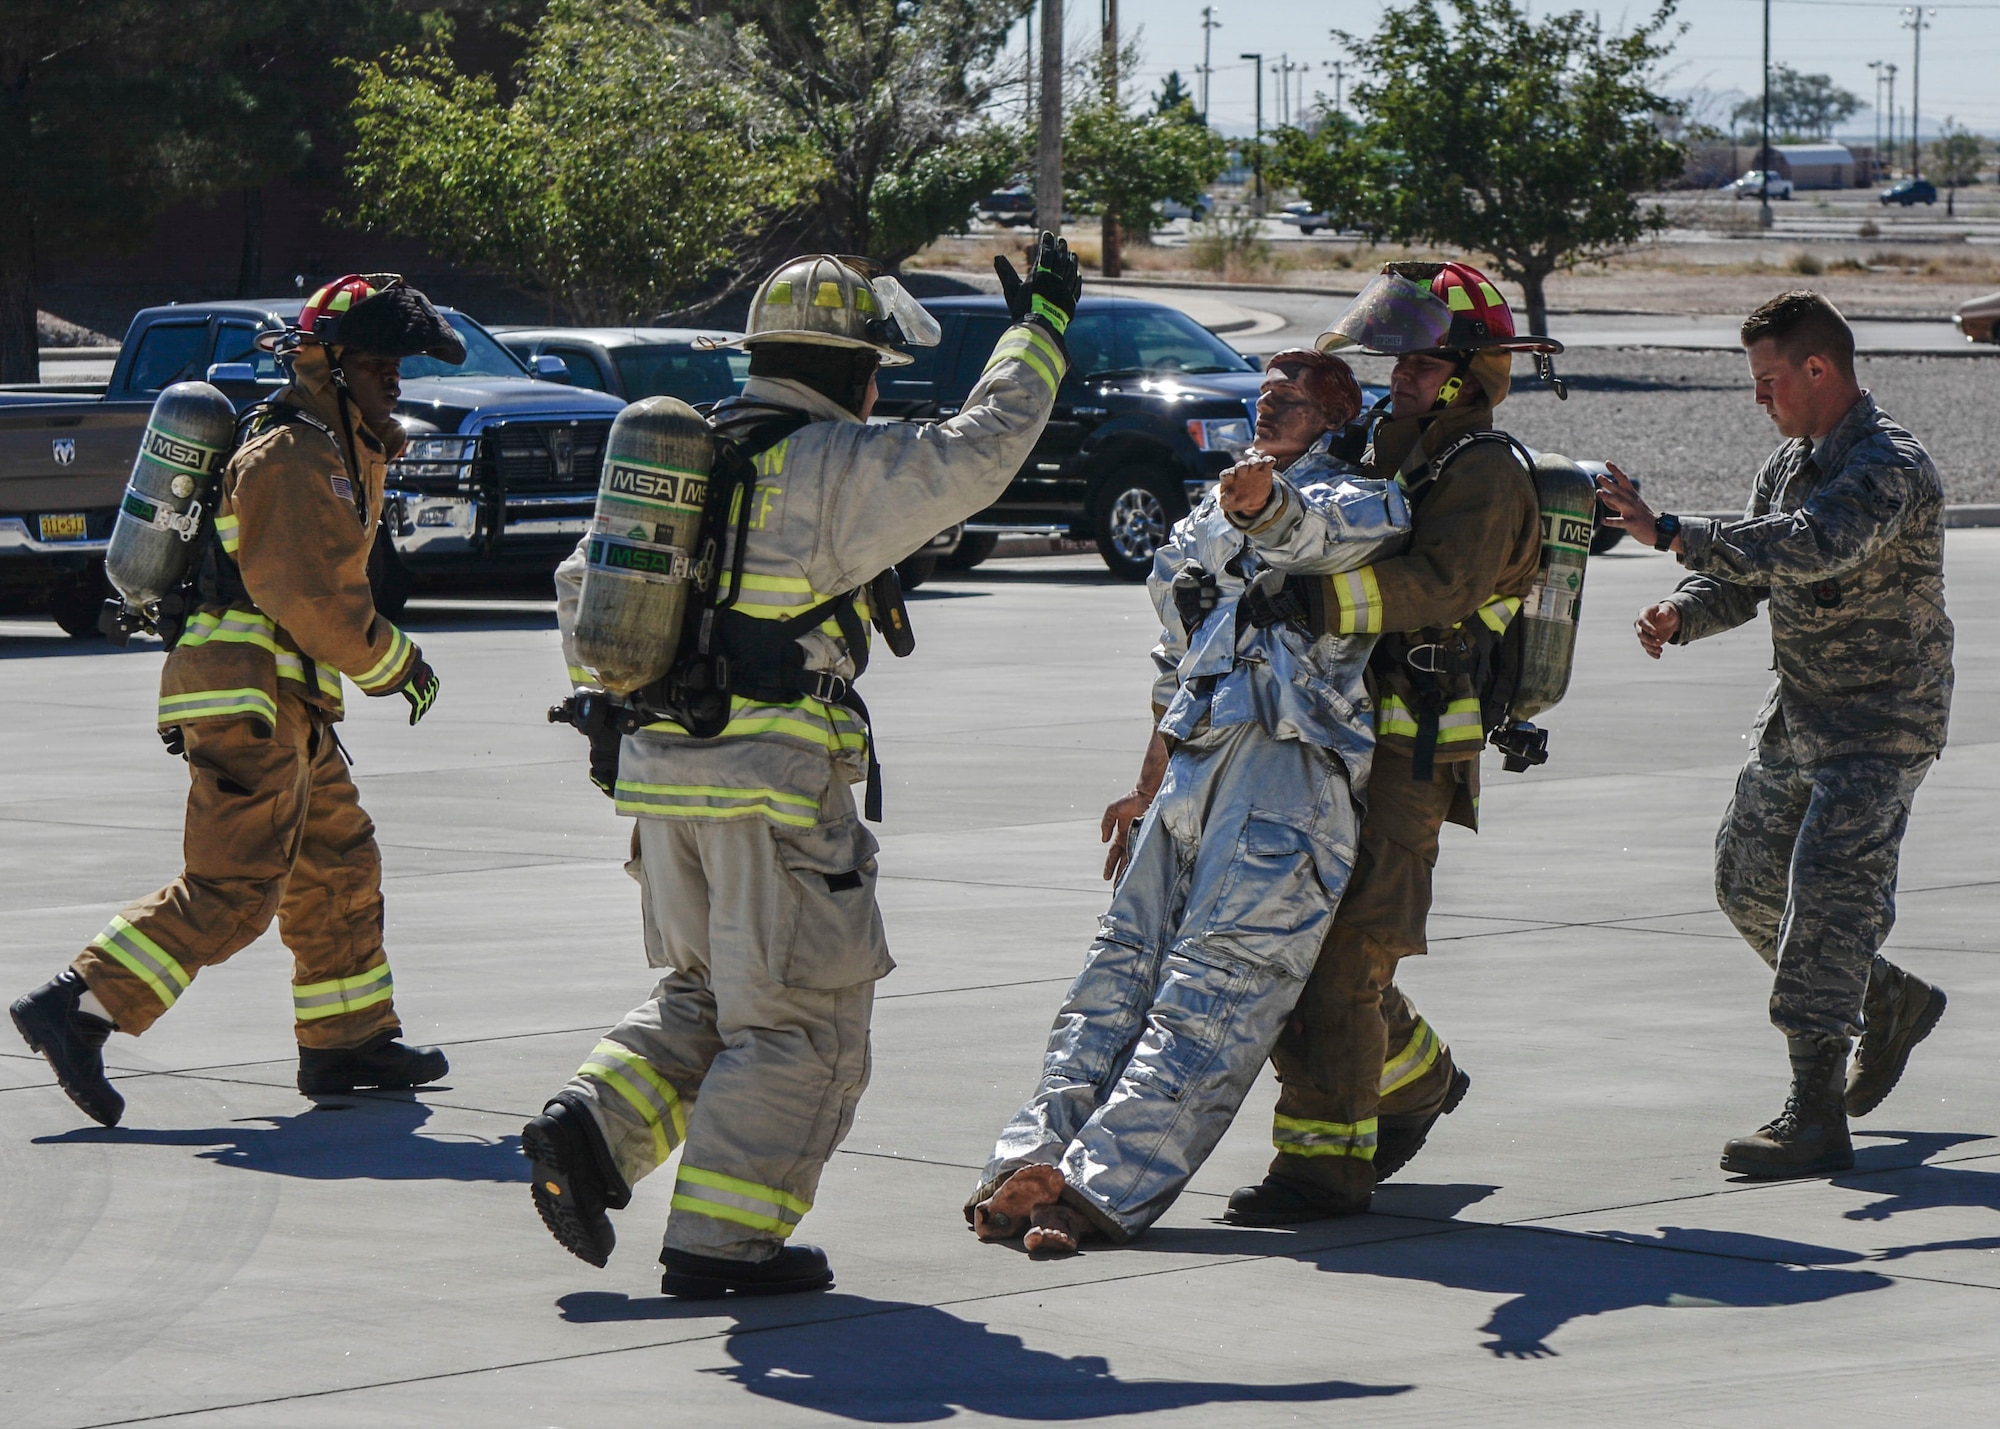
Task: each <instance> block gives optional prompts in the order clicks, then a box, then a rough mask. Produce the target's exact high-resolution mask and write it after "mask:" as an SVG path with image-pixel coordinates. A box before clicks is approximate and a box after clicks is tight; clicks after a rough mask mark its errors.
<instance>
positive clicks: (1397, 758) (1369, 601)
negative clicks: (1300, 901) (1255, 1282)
mask: <svg viewBox="0 0 2000 1429" xmlns="http://www.w3.org/2000/svg"><path fill="white" fill-rule="evenodd" d="M1320 346H1321V347H1322V348H1324V349H1328V350H1338V349H1342V348H1356V349H1359V350H1361V351H1364V352H1369V353H1375V354H1382V355H1395V356H1396V366H1395V369H1394V371H1393V372H1392V374H1391V377H1390V383H1389V399H1390V409H1389V415H1388V416H1387V417H1386V418H1385V419H1383V420H1382V421H1381V422H1380V423H1379V424H1378V425H1377V427H1376V429H1375V437H1374V443H1373V445H1372V447H1371V448H1370V449H1369V451H1368V452H1367V454H1366V455H1365V456H1364V458H1363V466H1364V469H1365V470H1367V471H1368V472H1369V473H1370V474H1372V475H1375V476H1378V477H1382V478H1384V479H1391V480H1394V481H1396V482H1398V483H1399V484H1400V485H1401V487H1402V488H1403V489H1404V491H1405V492H1406V493H1407V495H1408V498H1409V503H1410V540H1409V544H1408V545H1407V546H1406V547H1404V548H1401V549H1399V550H1398V551H1396V552H1394V553H1392V554H1390V555H1389V556H1387V557H1386V558H1385V559H1382V560H1379V561H1376V562H1373V563H1371V564H1369V565H1367V566H1364V567H1362V568H1360V569H1357V570H1354V571H1351V572H1349V573H1347V574H1345V575H1342V576H1339V577H1337V578H1335V579H1333V580H1331V581H1329V582H1328V583H1327V586H1328V589H1327V592H1326V599H1325V601H1324V606H1323V608H1324V611H1325V619H1326V627H1325V628H1326V629H1327V630H1328V631H1357V632H1358V631H1382V632H1385V633H1384V634H1383V635H1382V638H1381V640H1380V642H1379V643H1378V644H1377V645H1376V646H1375V650H1374V654H1373V656H1372V657H1371V659H1370V661H1369V666H1368V679H1367V683H1368V689H1369V691H1370V693H1371V695H1372V696H1373V698H1374V703H1375V730H1376V734H1377V736H1378V742H1377V747H1376V751H1375V764H1374V773H1373V775H1372V776H1371V777H1370V779H1369V783H1368V809H1367V816H1366V818H1365V819H1364V820H1363V821H1362V826H1361V846H1360V851H1359V855H1358V857H1357V858H1356V860H1355V865H1354V876H1353V878H1352V879H1351V880H1350V881H1349V883H1348V887H1347V896H1346V897H1345V898H1344V899H1342V901H1341V904H1340V909H1339V911H1338V912H1337V913H1336V914H1335V915H1334V918H1333V923H1332V927H1331V929H1330V930H1329V931H1328V932H1327V935H1326V946H1325V948H1324V949H1323V950H1322V951H1321V953H1320V957H1319V962H1318V965H1317V966H1316V967H1315V968H1314V969H1313V974H1312V978H1311V979H1310V981H1308V983H1307V984H1306V989H1305V993H1304V995H1303V996H1302V997H1301V998H1300V999H1299V1005H1298V1008H1297V1010H1296V1012H1295V1014H1294V1016H1293V1018H1292V1020H1291V1022H1290V1023H1289V1025H1288V1026H1287V1028H1286V1031H1285V1035H1284V1036H1282V1037H1280V1038H1279V1039H1278V1044H1277V1049H1276V1052H1275V1053H1274V1055H1273V1057H1272V1063H1273V1066H1274V1067H1275V1069H1276V1071H1277V1073H1278V1077H1279V1080H1280V1082H1281V1083H1282V1086H1281V1088H1280V1091H1279V1096H1278V1106H1277V1111H1276V1115H1275V1117H1274V1119H1273V1124H1272V1134H1271V1135H1272V1141H1273V1143H1274V1144H1275V1146H1276V1148H1277V1155H1276V1157H1275V1158H1274V1159H1273V1160H1272V1163H1271V1169H1270V1173H1269V1175H1268V1176H1267V1177H1266V1178H1265V1180H1264V1181H1263V1182H1262V1183H1261V1184H1259V1185H1256V1186H1246V1187H1243V1188H1241V1189H1239V1190H1238V1191H1237V1192H1236V1193H1235V1194H1234V1195H1233V1196H1231V1197H1230V1201H1229V1208H1228V1210H1227V1212H1226V1213H1225V1215H1226V1218H1227V1219H1228V1220H1230V1221H1233V1222H1235V1223H1237V1224H1241V1225H1280V1224H1287V1223H1290V1222H1295V1221H1306V1220H1314V1219H1318V1218H1320V1217H1323V1216H1335V1215H1349V1214H1354V1213H1357V1212H1361V1211H1365V1210H1367V1209H1368V1205H1369V1200H1370V1197H1371V1196H1372V1194H1373V1191H1374V1187H1375V1184H1376V1182H1377V1181H1379V1180H1381V1179H1382V1178H1384V1177H1386V1176H1388V1175H1390V1174H1392V1173H1393V1172H1395V1171H1396V1170H1398V1169H1399V1168H1400V1167H1402V1166H1403V1165H1404V1164H1405V1163H1407V1162H1408V1160H1409V1159H1410V1158H1411V1157H1412V1156H1414V1155H1415V1154H1416V1152H1417V1150H1418V1148H1420V1147H1421V1146H1422V1145H1423V1141H1424V1138H1425V1136H1426V1135H1427V1134H1428V1133H1429V1131H1430V1128H1431V1126H1432V1124H1433V1123H1435V1121H1436V1120H1437V1118H1438V1117H1439V1116H1441V1115H1443V1114H1444V1113H1446V1112H1448V1111H1450V1110H1452V1109H1453V1108H1454V1107H1455V1106H1456V1105H1457V1104H1458V1102H1459V1099H1460V1098H1462V1097H1463V1096H1464V1095H1465V1092H1466V1089H1467V1087H1468V1086H1469V1085H1470V1078H1468V1077H1467V1076H1466V1075H1465V1074H1464V1073H1463V1072H1462V1071H1460V1070H1459V1069H1458V1068H1457V1066H1456V1065H1455V1064H1454V1063H1453V1061H1452V1057H1451V1051H1450V1049H1449V1048H1448V1047H1447V1046H1446V1045H1445V1044H1444V1042H1443V1041H1442V1039H1440V1038H1439V1037H1438V1035H1437V1033H1436V1032H1435V1031H1434V1030H1433V1029H1432V1028H1431V1026H1430V1024H1429V1023H1427V1022H1426V1021H1425V1020H1424V1019H1423V1018H1422V1017H1421V1016H1419V1015H1418V1013H1417V1010H1416V1008H1415V1007H1414V1006H1412V1005H1411V1003H1410V1001H1409V999H1408V998H1407V997H1405V996H1404V995H1403V994H1402V992H1401V991H1400V990H1399V989H1398V988H1397V987H1396V985H1395V981H1394V979H1395V975H1396V964H1397V962H1398V961H1399V960H1400V959H1402V958H1405V957H1413V956H1416V955H1419V954H1421V953H1423V952H1424V951H1425V946H1426V945H1425V924H1426V921H1427V919H1428V916H1429V913H1430V906H1431V875H1432V869H1433V866H1434V865H1435V864H1436V862H1437V854H1438V835H1439V832H1440V830H1441V828H1442V826H1443V825H1444V824H1445V823H1446V822H1447V821H1449V822H1452V823H1458V824H1463V825H1464V826H1466V827H1467V828H1476V827H1477V826H1478V825H1477V813H1478V797H1479V755H1480V751H1481V749H1482V748H1484V746H1485V742H1486V731H1487V729H1488V728H1489V727H1492V726H1493V724H1494V723H1495V718H1494V712H1493V711H1489V710H1485V709H1483V708H1482V695H1485V694H1486V693H1487V692H1486V690H1485V689H1484V688H1482V687H1483V685H1484V684H1485V683H1486V680H1487V677H1488V675H1489V674H1490V672H1491V670H1492V668H1493V665H1494V661H1493V658H1492V657H1493V652H1494V648H1495V646H1496V644H1497V643H1498V642H1499V640H1500V639H1501V637H1502V635H1503V633H1504V632H1505V631H1506V630H1507V628H1508V625H1509V623H1510V622H1511V621H1512V620H1513V619H1514V618H1515V616H1516V615H1517V613H1518V612H1519V610H1520V608H1521V597H1522V596H1524V595H1526V594H1527V593H1528V592H1529V590H1530V588H1531V587H1532V586H1533V585H1534V583H1535V578H1536V572H1537V570H1538V568H1539V567H1540V564H1541V555H1542V518H1541V508H1540V503H1539V501H1538V498H1537V495H1536V486H1535V481H1534V479H1533V477H1532V476H1531V474H1530V468H1529V464H1528V460H1527V458H1526V456H1525V455H1524V454H1523V453H1522V452H1521V451H1520V449H1519V448H1518V447H1517V446H1516V445H1515V444H1514V443H1513V442H1512V441H1511V440H1510V439H1508V438H1507V437H1505V436H1504V435H1502V434H1501V433H1499V432H1496V431H1495V430H1494V429H1493V409H1494V408H1495V407H1497V406H1498V405H1499V404H1500V402H1501V401H1502V400H1504V399H1505V398H1506V396H1507V393H1508V390H1509V387H1510V385H1511V363H1512V357H1511V354H1512V353H1514V352H1523V351H1525V352H1534V353H1539V354H1552V353H1555V352H1559V351H1561V344H1560V343H1557V342H1554V341H1552V340H1549V339H1546V338H1536V337H1528V336H1520V335H1517V334H1516V333H1515V330H1514V321H1513V314H1512V313H1511V312H1510V311H1509V310H1508V308H1507V305H1506V303H1505V301H1504V300H1503V299H1502V298H1501V296H1500V294H1499V292H1498V291H1497V290H1496V289H1495V288H1494V287H1493V285H1492V284H1491V283H1490V282H1488V281H1487V279H1486V278H1485V276H1484V275H1483V274H1481V273H1480V272H1479V271H1478V270H1477V269H1474V268H1470V267H1467V266H1466V265H1465V264H1462V263H1444V264H1438V263H1394V264H1390V265H1389V266H1388V267H1387V268H1385V269H1384V270H1383V272H1382V273H1381V274H1380V275H1379V276H1378V277H1376V279H1375V280H1374V281H1373V282H1371V283H1370V284H1369V286H1368V287H1367V288H1366V289H1364V290H1363V291H1362V292H1361V293H1360V294H1359V295H1358V296H1357V297H1356V298H1355V299H1354V301H1353V302H1352V303H1351V304H1350V305H1349V306H1348V307H1347V309H1346V310H1345V311H1344V312H1343V313H1342V314H1341V315H1340V317H1339V318H1337V319H1336V320H1335V322H1334V324H1333V326H1332V327H1331V328H1330V329H1329V330H1328V331H1327V332H1326V333H1325V334H1324V335H1323V336H1322V337H1321V338H1320ZM1576 479H1577V483H1578V485H1579V486H1580V487H1581V489H1582V491H1583V494H1584V501H1583V503H1582V509H1583V510H1584V511H1585V512H1586V513H1587V512H1588V510H1589V501H1588V490H1589V488H1588V483H1587V481H1586V480H1585V479H1584V478H1582V477H1581V475H1580V474H1579V475H1578V476H1577V478H1576ZM1584 519H1585V520H1586V521H1587V520H1588V516H1587V514H1586V516H1585V518H1584ZM1585 529H1586V530H1587V526H1586V528H1585ZM1572 615H1573V612H1572Z"/></svg>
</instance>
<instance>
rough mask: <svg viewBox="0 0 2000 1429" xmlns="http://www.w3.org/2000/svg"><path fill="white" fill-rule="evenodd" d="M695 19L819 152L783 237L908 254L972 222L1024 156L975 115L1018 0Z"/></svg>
mask: <svg viewBox="0 0 2000 1429" xmlns="http://www.w3.org/2000/svg"><path fill="white" fill-rule="evenodd" d="M709 8H710V9H711V10H712V13H708V14H707V15H705V16H704V17H703V18H701V19H700V20H699V21H698V23H697V25H696V26H695V32H696V33H698V34H699V35H700V36H701V37H702V42H703V45H704V46H705V50H704V52H705V53H706V54H707V55H709V56H710V57H711V59H712V62H713V63H714V66H715V68H716V70H717V72H718V73H722V74H726V75H729V76H732V77H733V78H734V80H735V81H736V82H737V83H739V84H741V85H742V86H743V87H744V88H745V89H746V90H747V91H749V92H750V93H752V94H754V95H755V96H756V97H757V99H758V101H759V102H760V103H761V104H762V105H764V106H765V107H767V108H768V109H769V110H770V111H771V113H772V114H773V116H774V119H775V122H776V123H777V124H778V125H780V126H781V127H782V128H784V129H785V130H787V131H788V132H789V133H790V134H791V135H792V136H793V138H794V141H795V142H796V143H797V144H798V146H799V147H800V148H801V149H803V150H804V151H805V152H807V153H808V154H810V155H811V157H812V160H813V163H814V167H815V174H816V177H815V179H814V183H813V192H812V195H811V202H810V203H808V204H805V205H802V206H801V207H800V208H799V210H798V211H797V212H796V213H795V214H794V216H793V219H792V221H791V222H790V223H788V224H787V225H785V226H783V227H782V228H781V229H778V230H775V232H776V233H777V234H778V235H779V236H781V237H782V238H783V240H784V241H785V242H786V243H787V244H792V245H797V246H802V247H812V248H821V249H825V250H828V251H832V252H840V253H862V254H866V255H868V256H869V257H871V258H875V259H878V260H880V261H881V262H884V263H888V264H895V263H899V262H901V261H902V260H903V259H904V258H907V257H909V256H910V255H911V254H912V253H915V252H916V251H917V250H918V249H920V248H922V247H923V246H924V245H925V244H927V243H929V242H930V241H931V240H932V239H934V238H936V237H937V236H938V235H939V234H942V233H950V232H960V233H962V232H964V231H965V229H966V226H967V224H968V221H969V220H970V218H971V210H972V204H973V201H974V200H976V199H977V198H978V197H979V196H980V195H981V194H984V193H987V192H989V191H990V190H992V189H994V188H997V187H998V186H999V185H1001V184H1003V183H1005V182H1006V181H1007V178H1008V177H1009V175H1011V174H1012V173H1013V172H1015V170H1016V169H1018V168H1019V166H1020V160H1021V148H1020V140H1019V137H1018V136H1016V135H1008V134H1004V133H1002V132H1001V131H1000V130H998V129H997V128H995V127H994V126H993V125H991V124H989V123H985V122H983V121H982V120H981V118H980V116H981V113H982V112H983V111H984V110H985V108H986V107H987V104H988V101H989V100H991V98H992V97H993V86H994V83H995V81H996V75H997V73H998V72H997V71H996V69H995V66H994V60H995V59H996V58H997V56H998V54H999V52H1000V46H1001V44H1002V43H1003V42H1004V41H1005V39H1006V36H1007V31H1008V29H1009V28H1010V27H1011V26H1012V25H1013V24H1014V22H1015V21H1016V20H1017V19H1019V18H1020V14H1021V10H1022V5H1021V3H1020V0H739V3H734V4H729V5H726V6H714V7H709Z"/></svg>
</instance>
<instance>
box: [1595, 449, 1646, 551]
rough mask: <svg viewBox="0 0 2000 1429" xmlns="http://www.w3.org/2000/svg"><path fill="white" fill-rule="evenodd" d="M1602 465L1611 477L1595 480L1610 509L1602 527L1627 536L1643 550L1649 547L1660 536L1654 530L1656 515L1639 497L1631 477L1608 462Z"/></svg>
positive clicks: (1598, 492) (1599, 494) (1598, 491)
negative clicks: (1619, 531)
mask: <svg viewBox="0 0 2000 1429" xmlns="http://www.w3.org/2000/svg"><path fill="white" fill-rule="evenodd" d="M1604 465H1605V468H1606V470H1608V471H1609V472H1610V473H1611V474H1610V475H1609V476H1600V477H1598V478H1597V482H1596V486H1597V494H1598V496H1599V497H1601V498H1602V499H1603V501H1604V504H1605V505H1606V506H1609V507H1610V508H1611V514H1610V515H1609V516H1607V517H1605V518H1604V524H1605V525H1607V526H1616V527H1617V528H1618V529H1619V530H1621V531H1625V532H1628V533H1629V534H1630V535H1631V537H1632V539H1633V540H1635V541H1637V542H1638V543H1639V544H1640V545H1642V546H1651V545H1652V544H1653V542H1654V541H1655V540H1656V539H1657V538H1658V535H1659V533H1658V531H1656V530H1655V529H1654V526H1653V522H1654V518H1655V515H1656V513H1655V512H1654V510H1653V508H1652V507H1650V506H1648V505H1647V504H1646V501H1645V498H1644V497H1642V496H1640V495H1639V488H1638V487H1636V486H1634V485H1633V484H1632V478H1631V477H1629V476H1627V475H1626V474H1625V473H1624V472H1622V471H1620V470H1619V469H1618V468H1617V467H1616V466H1613V465H1612V464H1611V463H1610V462H1606V463H1605V464H1604Z"/></svg>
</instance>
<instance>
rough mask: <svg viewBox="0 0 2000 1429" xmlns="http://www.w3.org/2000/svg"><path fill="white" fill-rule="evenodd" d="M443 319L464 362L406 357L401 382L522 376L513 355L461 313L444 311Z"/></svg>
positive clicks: (523, 371)
mask: <svg viewBox="0 0 2000 1429" xmlns="http://www.w3.org/2000/svg"><path fill="white" fill-rule="evenodd" d="M444 320H445V321H446V322H448V323H450V324H451V326H452V329H453V331H455V332H456V333H457V334H458V335H459V337H460V338H461V339H462V340H463V341H464V343H465V361H463V362H461V363H460V364H459V365H458V366H456V367H453V366H452V365H451V364H450V363H448V362H439V361H438V360H437V359H436V358H435V357H406V358H404V359H403V380H404V381H405V382H408V381H411V380H412V379H413V378H418V377H526V376H528V369H527V368H525V367H523V366H522V365H521V363H520V360H519V359H518V358H516V357H515V356H514V354H513V353H511V352H509V351H507V349H506V348H504V347H502V346H501V345H500V344H499V343H497V342H495V341H494V340H493V335H492V334H491V333H489V332H488V331H486V329H485V328H483V327H481V326H480V325H479V324H478V323H476V322H474V321H472V319H471V318H468V317H467V316H466V315H465V314H464V313H455V312H452V311H450V310H449V309H446V310H445V314H444Z"/></svg>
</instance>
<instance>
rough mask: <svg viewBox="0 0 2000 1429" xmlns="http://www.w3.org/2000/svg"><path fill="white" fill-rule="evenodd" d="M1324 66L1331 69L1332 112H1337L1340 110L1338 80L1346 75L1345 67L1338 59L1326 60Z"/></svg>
mask: <svg viewBox="0 0 2000 1429" xmlns="http://www.w3.org/2000/svg"><path fill="white" fill-rule="evenodd" d="M1326 67H1327V68H1328V69H1330V70H1332V71H1333V112H1334V113H1335V114H1338V113H1340V112H1341V110H1340V82H1341V80H1342V79H1343V78H1345V77H1346V72H1347V67H1346V66H1345V65H1343V64H1341V62H1340V61H1339V60H1328V61H1327V62H1326Z"/></svg>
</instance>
